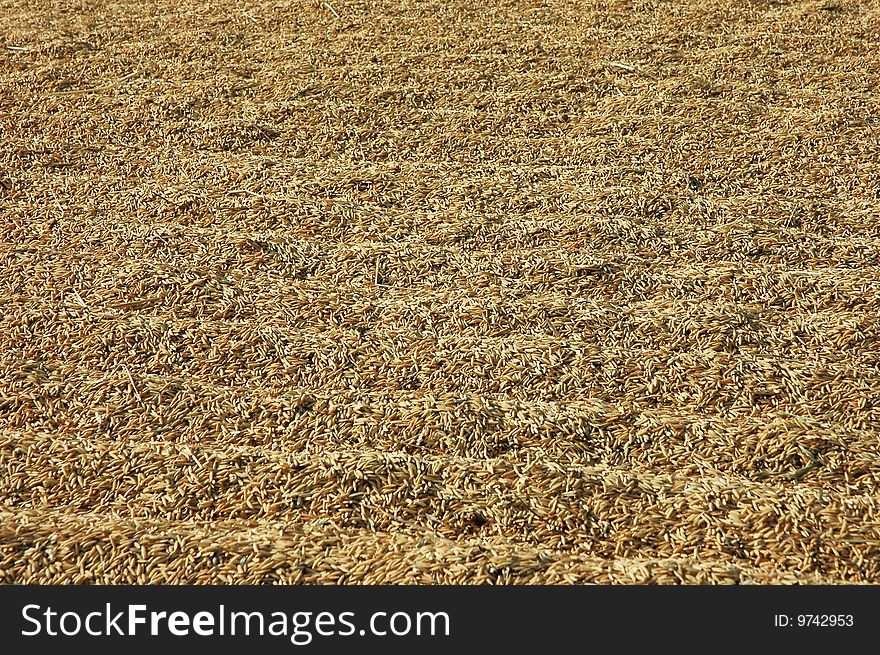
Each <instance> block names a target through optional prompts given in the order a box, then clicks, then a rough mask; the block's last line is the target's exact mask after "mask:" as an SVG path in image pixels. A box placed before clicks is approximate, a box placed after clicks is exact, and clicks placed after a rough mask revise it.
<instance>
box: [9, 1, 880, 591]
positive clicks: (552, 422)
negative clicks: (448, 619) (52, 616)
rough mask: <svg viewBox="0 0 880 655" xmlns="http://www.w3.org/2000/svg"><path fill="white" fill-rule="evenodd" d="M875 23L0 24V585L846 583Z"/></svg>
mask: <svg viewBox="0 0 880 655" xmlns="http://www.w3.org/2000/svg"><path fill="white" fill-rule="evenodd" d="M878 82H880V3H878V2H877V1H874V0H872V1H869V2H868V1H866V2H857V1H854V0H819V1H816V0H780V1H765V0H754V1H748V0H736V1H734V0H702V1H697V2H685V1H683V0H682V1H679V0H670V1H665V2H664V1H659V0H658V1H650V0H649V1H638V0H621V1H614V0H612V1H610V2H587V1H585V2H573V1H569V2H565V1H561V0H560V1H553V0H547V1H545V2H540V1H531V0H528V1H527V0H522V1H520V0H504V1H499V0H489V1H487V2H478V1H477V0H472V1H469V2H465V1H463V0H421V1H420V0H378V1H375V2H374V1H357V0H332V2H328V3H322V2H311V1H310V2H300V1H295V0H291V1H284V0H272V1H263V0H236V1H232V0H216V1H209V0H137V1H133V0H117V1H110V2H105V1H103V0H100V1H99V0H53V1H49V0H45V1H43V0H0V580H2V581H3V582H7V583H14V582H17V583H20V582H41V583H50V582H51V583H56V582H61V583H80V582H98V583H123V582H150V583H178V582H187V583H245V582H246V583H270V582H283V583H374V582H382V583H427V582H437V583H503V584H506V583H515V584H519V583H581V582H596V583H632V582H635V583H649V582H654V583H676V582H686V583H760V584H764V583H795V582H823V583H850V582H878V581H880V508H878V504H880V324H878V313H880V262H878V252H880V210H878V205H880V191H878V190H880V96H878Z"/></svg>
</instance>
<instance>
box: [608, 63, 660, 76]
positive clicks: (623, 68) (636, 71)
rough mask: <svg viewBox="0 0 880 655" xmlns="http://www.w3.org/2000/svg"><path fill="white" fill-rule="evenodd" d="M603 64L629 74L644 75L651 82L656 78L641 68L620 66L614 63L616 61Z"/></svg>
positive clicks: (626, 65) (627, 65)
mask: <svg viewBox="0 0 880 655" xmlns="http://www.w3.org/2000/svg"><path fill="white" fill-rule="evenodd" d="M603 64H604V65H605V66H610V67H611V68H619V69H621V70H625V71H627V72H629V73H638V74H639V75H644V76H645V77H650V78H651V79H653V80H656V79H657V77H656V76H655V75H652V74H651V73H649V72H648V71H646V70H642V69H641V68H636V67H635V66H630V65H629V64H621V63H620V62H616V61H606V62H603Z"/></svg>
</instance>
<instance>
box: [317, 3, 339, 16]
mask: <svg viewBox="0 0 880 655" xmlns="http://www.w3.org/2000/svg"><path fill="white" fill-rule="evenodd" d="M321 6H322V7H324V9H326V10H327V11H329V12H330V13H332V14H333V15H334V16H336V18H342V16H340V15H339V12H338V11H336V9H334V8H333V5H331V4H330V3H329V2H322V3H321Z"/></svg>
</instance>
